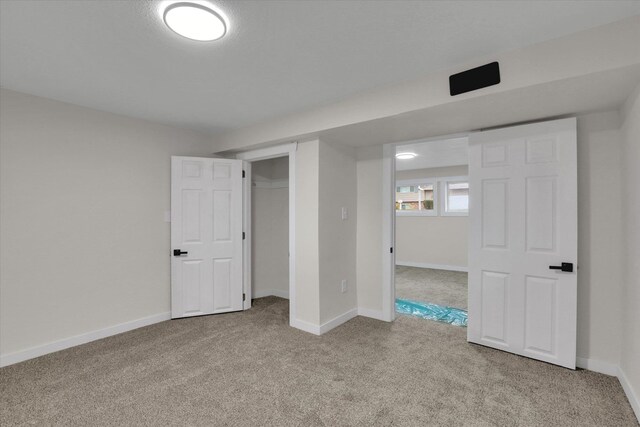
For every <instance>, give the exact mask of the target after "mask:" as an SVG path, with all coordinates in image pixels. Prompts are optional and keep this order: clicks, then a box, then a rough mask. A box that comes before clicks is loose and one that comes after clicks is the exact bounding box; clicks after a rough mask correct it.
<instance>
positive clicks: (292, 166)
mask: <svg viewBox="0 0 640 427" xmlns="http://www.w3.org/2000/svg"><path fill="white" fill-rule="evenodd" d="M297 148H298V143H297V142H291V143H287V144H281V145H276V146H274V147H268V148H260V149H257V150H250V151H244V152H242V153H238V154H236V159H240V160H244V161H245V162H249V163H252V162H257V161H259V160H267V159H274V158H277V157H285V156H288V157H289V324H290V325H292V322H294V321H295V319H296V304H295V301H296V275H295V272H296V271H295V265H296V262H295V261H296V251H295V244H296V209H295V207H296V179H295V178H296V150H297ZM245 178H246V179H245V182H244V206H243V211H244V229H245V232H246V239H245V246H244V267H243V271H244V292H245V294H246V300H245V302H244V309H245V310H247V309H249V308H251V263H252V259H251V171H250V170H249V173H248V174H246V177H245Z"/></svg>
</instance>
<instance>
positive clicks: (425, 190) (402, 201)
mask: <svg viewBox="0 0 640 427" xmlns="http://www.w3.org/2000/svg"><path fill="white" fill-rule="evenodd" d="M433 197H434V185H433V184H419V185H408V186H397V187H396V210H398V211H433V209H434V201H433Z"/></svg>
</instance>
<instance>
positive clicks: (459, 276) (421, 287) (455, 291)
mask: <svg viewBox="0 0 640 427" xmlns="http://www.w3.org/2000/svg"><path fill="white" fill-rule="evenodd" d="M396 298H405V299H411V300H416V301H425V302H430V303H432V304H439V305H445V306H447V307H456V308H462V309H464V310H466V309H467V273H463V272H460V271H447V270H433V269H431V268H417V267H405V266H401V265H397V266H396Z"/></svg>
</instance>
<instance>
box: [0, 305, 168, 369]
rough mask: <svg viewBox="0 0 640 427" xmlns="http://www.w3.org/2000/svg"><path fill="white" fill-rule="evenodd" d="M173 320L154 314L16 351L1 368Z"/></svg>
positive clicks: (3, 360) (2, 358)
mask: <svg viewBox="0 0 640 427" xmlns="http://www.w3.org/2000/svg"><path fill="white" fill-rule="evenodd" d="M169 319H171V313H170V312H166V313H160V314H154V315H153V316H148V317H143V318H142V319H136V320H132V321H130V322H125V323H120V324H118V325H114V326H109V327H107V328H104V329H98V330H97V331H91V332H87V333H84V334H80V335H76V336H73V337H69V338H64V339H61V340H58V341H54V342H50V343H47V344H43V345H39V346H36V347H31V348H27V349H25V350H20V351H16V352H14V353H9V354H3V355H0V367H3V366H8V365H13V364H14V363H18V362H23V361H25V360H29V359H33V358H36V357H40V356H44V355H45V354H49V353H54V352H56V351H60V350H64V349H66V348H70V347H75V346H77V345H80V344H86V343H88V342H91V341H95V340H99V339H102V338H106V337H110V336H113V335H118V334H121V333H123V332H128V331H131V330H133V329H138V328H142V327H143V326H149V325H153V324H154V323H159V322H163V321H165V320H169Z"/></svg>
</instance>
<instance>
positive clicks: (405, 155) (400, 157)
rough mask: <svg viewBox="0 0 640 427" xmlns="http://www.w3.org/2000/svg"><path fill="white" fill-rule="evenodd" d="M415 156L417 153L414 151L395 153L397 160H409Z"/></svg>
mask: <svg viewBox="0 0 640 427" xmlns="http://www.w3.org/2000/svg"><path fill="white" fill-rule="evenodd" d="M416 156H417V154H416V153H409V152H406V153H396V159H398V160H411V159H413V158H414V157H416Z"/></svg>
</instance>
